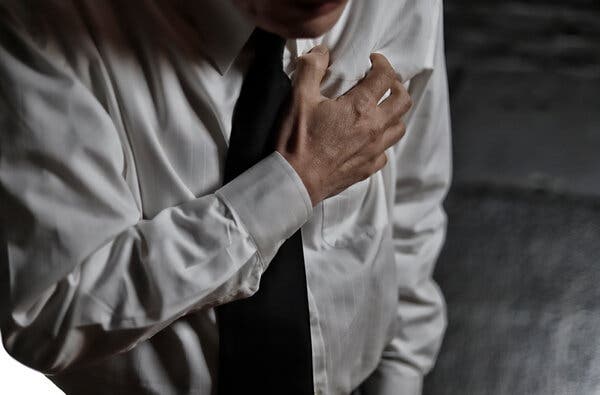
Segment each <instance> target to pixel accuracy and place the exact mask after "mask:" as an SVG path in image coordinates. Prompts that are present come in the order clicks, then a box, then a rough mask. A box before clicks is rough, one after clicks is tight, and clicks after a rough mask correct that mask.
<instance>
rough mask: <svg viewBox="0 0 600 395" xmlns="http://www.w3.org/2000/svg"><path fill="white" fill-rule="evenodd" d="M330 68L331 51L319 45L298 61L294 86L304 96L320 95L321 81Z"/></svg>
mask: <svg viewBox="0 0 600 395" xmlns="http://www.w3.org/2000/svg"><path fill="white" fill-rule="evenodd" d="M327 67H329V50H328V49H327V47H326V46H324V45H322V44H321V45H317V46H316V47H314V48H313V49H311V50H310V51H309V52H308V53H307V54H305V55H302V56H300V57H299V58H298V60H297V66H296V73H295V74H294V80H293V85H294V88H295V89H296V90H298V91H299V92H300V93H302V94H308V95H320V94H321V88H320V87H321V81H322V80H323V77H324V76H325V73H326V72H327Z"/></svg>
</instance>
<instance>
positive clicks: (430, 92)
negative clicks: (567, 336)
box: [360, 1, 451, 395]
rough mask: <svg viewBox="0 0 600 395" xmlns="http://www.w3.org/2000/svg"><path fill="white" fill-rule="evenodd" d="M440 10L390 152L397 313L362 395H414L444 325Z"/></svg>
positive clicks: (444, 94)
mask: <svg viewBox="0 0 600 395" xmlns="http://www.w3.org/2000/svg"><path fill="white" fill-rule="evenodd" d="M441 3H442V2H441V1H440V2H439V14H438V23H437V24H436V25H435V26H436V30H435V32H436V33H434V35H433V37H436V40H435V42H434V45H433V46H432V49H435V50H433V51H431V56H432V67H431V68H430V69H427V70H426V71H424V72H422V73H420V74H418V75H416V76H415V77H413V78H412V79H411V83H410V88H409V92H410V94H411V97H412V99H413V102H414V105H413V108H412V110H411V111H412V112H411V113H410V114H408V117H407V134H406V136H405V137H404V138H403V140H402V141H401V142H400V143H399V144H398V145H397V146H395V147H394V149H395V151H396V152H395V153H396V155H395V157H396V163H395V166H396V174H397V177H396V194H395V200H394V207H393V239H394V253H395V262H396V265H397V273H398V285H399V288H398V306H397V311H396V313H397V315H396V327H395V333H394V337H393V339H392V341H391V342H390V343H389V344H388V346H387V347H386V349H385V350H384V352H383V355H382V360H381V362H380V364H379V366H378V368H377V369H376V371H375V372H374V373H373V374H372V375H371V376H370V377H369V378H368V379H367V381H366V382H365V383H364V385H363V386H362V388H361V389H360V391H361V392H360V394H361V395H400V394H402V395H418V394H420V393H421V391H422V380H423V376H424V375H425V374H426V373H427V372H429V371H430V369H431V368H432V366H433V364H434V362H435V359H436V357H437V353H438V350H439V347H440V345H441V342H442V337H443V334H444V331H445V328H446V325H447V318H446V309H445V303H444V299H443V296H442V294H441V292H440V290H439V288H438V286H437V284H436V283H435V281H434V280H433V279H432V271H433V268H434V265H435V262H436V259H437V257H438V254H439V252H440V250H441V247H442V245H443V242H444V238H445V232H446V215H445V212H444V209H443V206H442V201H443V199H444V197H445V195H446V193H447V191H448V188H449V185H450V179H451V140H450V115H449V99H448V87H447V77H446V65H445V59H444V40H443V20H442V11H441Z"/></svg>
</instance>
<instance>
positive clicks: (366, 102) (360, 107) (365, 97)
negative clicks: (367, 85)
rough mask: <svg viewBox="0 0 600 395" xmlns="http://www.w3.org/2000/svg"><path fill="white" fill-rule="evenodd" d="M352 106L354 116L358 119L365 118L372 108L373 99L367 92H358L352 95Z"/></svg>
mask: <svg viewBox="0 0 600 395" xmlns="http://www.w3.org/2000/svg"><path fill="white" fill-rule="evenodd" d="M352 106H353V108H354V112H355V113H356V115H358V116H359V117H362V116H365V115H367V114H368V113H369V110H370V108H371V107H372V106H373V98H372V97H371V95H369V94H368V93H367V92H365V91H362V90H359V91H357V92H356V93H355V95H354V100H352Z"/></svg>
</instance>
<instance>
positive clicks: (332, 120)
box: [232, 0, 412, 206]
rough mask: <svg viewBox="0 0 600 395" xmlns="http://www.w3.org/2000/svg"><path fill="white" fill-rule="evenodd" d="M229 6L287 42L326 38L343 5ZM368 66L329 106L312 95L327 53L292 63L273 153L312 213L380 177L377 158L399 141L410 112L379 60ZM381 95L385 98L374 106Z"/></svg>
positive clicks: (294, 1) (259, 0)
mask: <svg viewBox="0 0 600 395" xmlns="http://www.w3.org/2000/svg"><path fill="white" fill-rule="evenodd" d="M232 1H233V2H234V3H235V4H236V5H237V6H238V7H240V9H242V11H243V12H245V13H246V14H247V15H248V16H249V17H250V18H251V19H252V20H253V21H254V23H255V24H256V25H257V26H260V27H261V28H263V29H265V30H269V31H272V32H274V33H277V34H279V35H281V36H284V37H288V38H292V37H317V36H320V35H322V34H324V33H326V32H327V31H328V30H329V29H331V27H332V26H333V25H334V24H335V22H336V21H337V20H338V19H339V17H340V15H341V14H342V11H343V9H344V7H345V6H346V3H347V0H333V2H332V1H331V0H312V1H311V4H313V6H312V7H309V8H308V10H309V11H307V8H306V2H304V3H303V2H301V1H300V0H232ZM326 3H327V4H326ZM302 4H304V5H302ZM314 4H317V5H314ZM323 4H325V6H324V8H319V5H323ZM315 9H316V10H317V11H315ZM370 59H371V63H372V68H371V70H370V71H369V72H368V74H367V76H366V77H365V78H364V79H362V80H361V81H359V82H358V83H357V84H356V85H355V86H354V87H353V88H352V89H351V90H350V91H348V92H347V93H346V94H344V95H342V96H339V97H337V98H334V99H330V98H327V97H325V96H323V95H322V94H321V90H320V85H321V81H322V80H323V77H324V76H325V73H326V71H327V68H328V67H329V51H328V49H327V48H326V47H324V46H322V45H319V46H316V47H314V48H313V49H312V50H311V51H310V52H309V53H307V54H305V55H303V56H301V57H300V58H298V60H297V70H296V72H295V73H294V79H293V81H292V87H293V89H292V95H291V100H290V104H289V107H288V109H287V112H286V115H285V116H284V118H283V121H282V123H281V125H280V134H279V139H278V142H277V144H276V150H277V151H278V152H279V153H280V154H281V155H282V156H283V157H284V158H285V159H286V160H287V161H288V162H289V163H290V165H291V166H292V167H293V168H294V169H295V170H296V172H297V173H298V175H299V176H300V178H301V179H302V181H303V182H304V185H305V186H306V189H307V191H308V193H309V195H310V198H311V201H312V204H313V206H315V205H317V204H318V203H319V202H320V201H322V200H323V199H325V198H328V197H330V196H333V195H336V194H338V193H339V192H341V191H343V190H344V189H346V188H348V187H349V186H351V185H353V184H355V183H357V182H359V181H361V180H364V179H366V178H368V177H369V176H371V175H372V174H374V173H376V172H377V171H379V170H380V169H382V168H383V167H384V166H385V165H386V163H387V157H386V154H385V150H386V149H387V148H389V147H391V146H393V145H394V144H396V143H397V142H398V141H400V139H401V138H402V137H403V136H404V134H405V133H406V126H405V124H404V121H403V116H404V115H405V114H406V113H407V112H408V110H409V109H410V107H411V106H412V101H411V99H410V96H409V95H408V92H407V91H406V89H405V88H404V85H403V84H402V83H401V81H400V80H399V79H398V78H397V76H396V72H395V71H394V68H393V67H392V65H391V64H390V63H389V61H388V60H387V59H386V58H385V57H384V56H383V55H381V54H377V53H374V54H371V56H370ZM388 90H390V91H391V94H390V96H389V97H388V98H386V99H385V100H384V101H383V102H381V103H380V104H378V103H379V101H380V99H381V97H382V96H383V95H384V94H385V92H387V91H388Z"/></svg>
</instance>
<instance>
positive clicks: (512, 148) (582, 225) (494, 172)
mask: <svg viewBox="0 0 600 395" xmlns="http://www.w3.org/2000/svg"><path fill="white" fill-rule="evenodd" d="M445 5H446V51H447V63H448V77H449V82H450V91H451V103H452V117H453V125H454V127H453V128H454V166H455V167H454V184H453V187H452V190H451V192H450V194H449V196H448V199H447V201H446V208H447V212H448V216H449V228H448V237H447V242H446V246H445V248H444V251H443V253H442V255H441V257H440V260H439V262H438V265H437V268H436V271H435V278H436V280H437V281H438V283H439V285H440V287H441V288H442V290H443V292H444V294H445V295H446V299H447V303H448V318H449V326H448V329H447V334H446V338H445V340H444V344H443V346H442V349H441V352H440V354H439V358H438V363H437V365H436V367H435V369H434V370H433V371H432V373H431V374H430V375H429V376H428V377H427V379H426V383H425V389H424V393H425V395H455V394H456V395H458V394H460V395H470V394H473V395H537V394H540V395H542V394H543V395H553V394H556V395H570V394H577V395H597V394H600V1H599V0H570V1H558V0H529V1H501V0H448V1H446V2H445ZM0 380H1V381H2V383H3V393H5V394H7V395H21V394H23V395H30V394H42V395H46V394H48V395H55V394H62V392H60V391H59V390H57V389H55V387H53V386H52V384H50V382H49V381H47V380H46V379H45V378H44V377H43V376H41V375H39V374H37V373H35V372H33V371H31V370H29V369H26V368H24V367H22V366H21V365H19V364H18V363H17V362H14V361H13V360H11V359H10V358H9V357H7V356H6V354H5V352H4V350H2V348H1V347H0Z"/></svg>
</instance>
